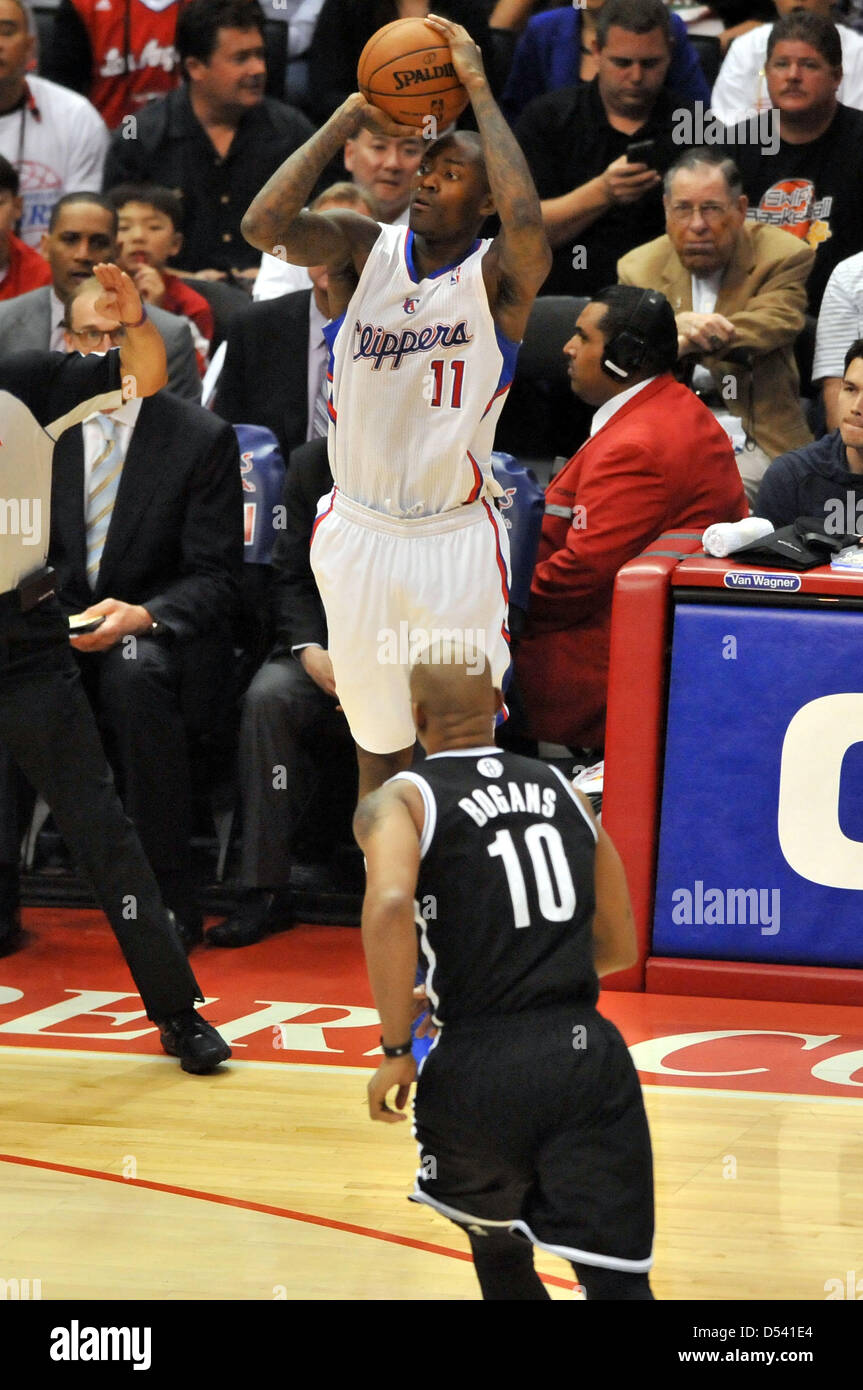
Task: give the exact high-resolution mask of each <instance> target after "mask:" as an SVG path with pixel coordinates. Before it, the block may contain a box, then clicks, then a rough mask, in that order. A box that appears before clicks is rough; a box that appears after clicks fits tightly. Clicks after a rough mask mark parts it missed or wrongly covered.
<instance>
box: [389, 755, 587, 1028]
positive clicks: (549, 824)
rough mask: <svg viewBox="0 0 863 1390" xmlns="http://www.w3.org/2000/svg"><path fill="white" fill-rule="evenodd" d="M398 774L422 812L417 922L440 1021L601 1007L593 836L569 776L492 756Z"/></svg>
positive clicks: (457, 758) (430, 762)
mask: <svg viewBox="0 0 863 1390" xmlns="http://www.w3.org/2000/svg"><path fill="white" fill-rule="evenodd" d="M399 776H401V777H404V778H407V779H408V780H409V781H411V782H413V783H414V785H415V786H416V787H417V788H418V789H419V791H420V792H421V794H422V798H423V803H424V806H425V823H424V827H423V833H422V837H421V840H420V853H421V856H422V860H421V864H420V872H419V879H418V883H417V926H418V928H419V933H420V944H421V948H422V951H423V954H424V956H425V959H426V965H427V975H426V991H427V993H428V997H429V1000H430V1003H431V1007H432V1017H433V1019H434V1021H435V1022H436V1023H438V1024H444V1023H454V1022H456V1021H458V1020H463V1019H475V1018H477V1017H478V1016H480V1015H499V1014H511V1013H520V1012H522V1011H525V1010H528V1009H538V1008H545V1007H548V1006H550V1005H559V1004H572V1003H580V1004H584V1005H588V1006H592V1005H594V1004H595V1003H596V1000H597V997H598V995H599V982H598V979H597V976H596V971H595V970H594V966H593V933H592V930H591V927H592V922H593V914H594V908H595V895H594V857H595V850H596V828H595V826H594V824H593V822H592V821H591V819H590V818H589V816H588V813H587V812H586V811H585V810H584V808H583V806H582V804H581V802H580V801H579V800H578V797H577V796H576V794H575V792H574V791H573V790H572V788H571V787H570V786H569V783H568V782H567V781H566V779H565V777H563V776H562V774H561V773H559V772H557V770H556V769H555V768H552V767H548V766H547V765H546V764H545V763H541V762H537V761H536V760H535V759H533V758H523V757H521V756H519V755H518V754H515V753H505V752H502V751H501V750H500V749H497V748H471V749H468V750H459V751H457V752H448V753H436V754H434V755H433V756H432V757H430V758H427V759H426V761H425V762H424V763H423V764H422V765H421V769H420V770H419V771H418V772H405V773H400V774H399Z"/></svg>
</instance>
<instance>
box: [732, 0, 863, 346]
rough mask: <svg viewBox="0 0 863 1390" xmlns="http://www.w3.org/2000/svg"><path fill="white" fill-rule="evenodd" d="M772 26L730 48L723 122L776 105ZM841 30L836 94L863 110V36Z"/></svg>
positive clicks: (815, 5) (825, 1) (812, 0)
mask: <svg viewBox="0 0 863 1390" xmlns="http://www.w3.org/2000/svg"><path fill="white" fill-rule="evenodd" d="M774 4H775V6H776V10H777V13H778V15H779V18H780V19H784V18H785V16H786V15H789V14H791V12H792V10H811V11H812V13H813V14H818V15H821V17H822V18H823V19H832V17H833V6H832V5H831V3H830V0H774ZM772 28H773V25H772V24H759V25H758V27H757V28H756V29H750V30H749V33H748V34H741V35H740V37H739V38H737V39H735V40H734V42H733V43H732V45H731V47H730V48H729V50H728V53H727V54H726V56H725V61H724V62H723V64H722V67H721V68H720V69H719V76H718V77H717V79H716V84H715V86H714V88H713V96H712V99H711V102H710V106H711V110H712V111H713V114H714V115H715V116H718V118H719V120H720V121H722V123H723V125H728V126H731V125H737V124H738V122H740V121H744V120H746V119H747V118H748V117H749V116H752V115H755V114H756V112H758V111H766V110H767V109H768V108H769V107H770V106H771V105H772V103H771V100H770V93H769V92H768V90H767V79H766V78H765V76H764V64H765V62H766V60H767V40H768V39H769V37H770V30H771V29H772ZM837 29H838V31H839V39H840V42H841V44H842V82H841V84H840V86H839V90H838V92H837V93H836V96H837V100H838V101H840V102H841V103H842V105H843V106H854V107H856V108H857V109H858V110H860V111H863V37H861V35H860V34H855V32H854V30H853V29H848V28H846V27H845V26H844V25H842V24H839V25H837ZM846 346H847V345H846Z"/></svg>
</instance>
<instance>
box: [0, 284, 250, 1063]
mask: <svg viewBox="0 0 863 1390" xmlns="http://www.w3.org/2000/svg"><path fill="white" fill-rule="evenodd" d="M94 273H95V275H96V276H97V277H98V279H99V280H101V282H102V287H103V290H104V291H105V293H104V295H103V297H102V299H101V300H100V301H99V312H100V313H104V314H106V315H108V316H110V317H111V318H113V319H115V320H116V321H117V323H118V325H119V324H122V325H123V326H124V329H125V333H124V337H123V344H122V347H121V348H120V351H119V352H116V351H111V352H107V353H105V354H104V356H97V355H95V354H94V355H92V356H90V357H86V358H84V357H81V356H79V354H77V353H74V354H72V355H70V356H69V357H63V356H61V355H60V354H59V353H47V352H27V353H20V354H17V355H12V356H9V357H6V358H4V360H3V362H2V363H0V492H2V494H3V495H2V497H0V504H2V509H3V525H2V528H0V742H2V744H3V745H4V747H5V748H6V749H8V751H9V752H10V753H11V755H12V757H13V758H14V759H15V761H16V762H17V763H18V764H19V766H20V767H21V769H22V770H23V772H24V773H25V775H26V776H27V777H28V779H29V780H30V781H31V782H32V784H33V786H34V787H36V789H37V790H38V791H40V792H41V793H42V795H43V796H44V797H45V800H46V801H47V802H48V804H49V806H50V807H51V809H52V811H53V812H54V817H55V819H56V821H57V825H58V827H59V829H60V832H61V834H62V835H63V838H64V839H65V840H66V842H67V843H68V845H69V848H70V849H71V851H72V853H73V855H74V856H75V858H76V860H77V861H78V863H79V865H80V867H81V869H82V870H83V871H84V872H85V873H86V875H87V877H88V878H89V879H90V881H91V883H92V884H93V887H94V889H95V891H96V895H97V897H98V899H99V902H100V903H101V905H102V907H103V908H104V910H105V913H106V915H107V916H108V918H109V920H110V923H111V926H112V928H113V930H114V934H115V936H116V937H117V941H118V943H119V945H120V948H121V950H122V952H123V955H124V956H125V958H126V964H127V965H128V967H129V969H130V971H131V973H132V976H133V978H134V981H135V984H136V986H137V988H138V990H139V992H140V995H141V999H142V1001H143V1004H144V1008H145V1009H146V1012H147V1016H148V1017H149V1018H151V1019H152V1020H153V1021H154V1022H155V1023H157V1024H158V1027H159V1031H160V1034H161V1040H162V1046H163V1047H164V1048H165V1051H166V1052H169V1053H170V1054H171V1055H172V1056H175V1057H179V1058H180V1061H181V1064H182V1066H183V1069H184V1070H185V1071H191V1072H206V1071H211V1070H212V1069H213V1068H214V1067H215V1066H218V1064H219V1062H223V1061H224V1060H225V1059H226V1058H227V1057H230V1055H231V1049H230V1048H229V1047H228V1045H227V1043H225V1042H224V1041H223V1040H222V1038H220V1037H219V1035H218V1033H217V1032H216V1030H215V1029H214V1028H212V1027H211V1026H210V1024H209V1023H206V1022H205V1021H204V1019H202V1018H200V1017H199V1015H198V1014H197V1013H196V1011H195V1009H194V1007H193V1005H194V1003H195V1001H196V1000H202V999H203V997H204V996H203V994H202V993H201V989H200V986H199V985H198V982H197V981H196V979H195V977H194V975H193V974H192V972H191V970H190V969H189V965H188V962H187V960H186V957H185V953H184V951H183V948H182V945H181V943H180V937H179V934H178V932H177V929H176V925H175V923H174V920H173V918H172V916H171V914H170V913H168V912H167V911H166V909H165V907H164V904H163V902H162V899H161V897H160V895H159V890H158V887H157V885H156V880H155V878H154V877H153V873H152V870H151V869H150V866H149V864H148V863H147V860H146V858H145V857H144V852H143V850H142V849H141V844H140V841H139V840H138V837H137V835H136V834H135V831H134V830H133V828H132V825H131V822H130V821H129V820H128V819H127V818H126V816H125V815H124V813H123V809H122V807H121V805H120V801H119V799H118V796H117V792H116V789H115V787H114V783H113V780H112V777H111V773H110V771H109V768H108V764H107V762H106V761H105V754H104V751H103V749H102V745H101V743H100V741H99V735H98V733H97V731H96V725H95V723H94V720H93V715H92V713H91V711H90V706H89V704H88V703H87V699H86V696H85V695H84V690H83V687H82V685H81V678H80V676H79V675H78V670H77V667H76V665H75V661H74V659H73V656H72V652H71V650H70V645H69V635H70V624H69V622H67V620H66V618H65V617H64V616H63V614H62V613H61V611H60V605H59V604H58V603H57V600H56V599H55V598H54V597H53V592H54V589H53V574H52V571H51V570H50V569H48V568H46V565H45V557H46V554H47V550H48V532H49V524H50V520H49V512H50V502H51V497H50V493H51V463H52V458H51V455H52V451H53V443H54V441H55V440H56V439H57V438H58V437H59V435H60V434H62V432H63V431H64V430H66V429H68V428H69V427H70V426H71V425H73V424H75V423H77V422H78V421H80V420H82V419H84V418H86V417H89V416H90V415H92V414H93V413H94V412H99V411H108V410H113V409H116V408H117V407H118V406H120V405H122V403H123V401H124V399H126V398H128V397H132V396H139V395H152V394H153V393H154V392H155V391H158V390H159V389H160V387H161V386H163V385H164V383H165V380H166V370H165V348H164V344H163V343H162V340H161V338H160V336H159V333H158V331H157V330H156V329H155V328H154V327H153V325H152V324H151V323H150V322H149V321H148V319H147V314H146V311H145V310H144V308H143V306H142V304H141V300H140V297H139V295H138V291H137V290H136V289H135V286H134V283H133V282H132V280H130V278H129V276H128V275H125V274H124V273H123V272H122V271H120V270H119V269H118V268H117V266H114V265H110V264H104V265H97V266H96V267H95V268H94ZM139 612H140V615H141V620H140V626H139V627H137V628H136V629H135V630H136V632H140V633H141V634H143V633H144V632H148V631H152V629H153V627H154V626H155V624H154V623H153V621H152V618H151V617H150V615H149V614H148V613H147V611H146V609H144V608H141V609H140V610H139ZM132 651H133V649H132V648H130V652H132ZM9 829H10V827H8V826H6V825H3V826H0V832H2V833H0V853H2V852H3V847H4V845H5V844H6V842H7V840H8V837H9ZM14 848H15V845H14V837H13V843H12V851H13V852H14ZM6 852H9V851H8V850H7V851H6ZM16 935H17V920H16V916H15V911H14V907H13V906H11V905H10V904H9V903H5V902H2V901H0V953H4V952H5V951H7V950H8V949H10V947H11V946H13V945H14V944H15V937H16Z"/></svg>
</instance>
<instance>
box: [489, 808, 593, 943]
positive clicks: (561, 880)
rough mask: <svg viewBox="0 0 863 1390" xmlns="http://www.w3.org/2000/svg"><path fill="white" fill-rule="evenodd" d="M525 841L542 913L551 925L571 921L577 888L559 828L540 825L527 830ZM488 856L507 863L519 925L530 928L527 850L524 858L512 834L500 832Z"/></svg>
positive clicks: (504, 863)
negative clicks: (525, 873)
mask: <svg viewBox="0 0 863 1390" xmlns="http://www.w3.org/2000/svg"><path fill="white" fill-rule="evenodd" d="M523 839H524V849H526V850H527V857H528V858H529V860H530V869H531V870H532V872H533V877H534V882H535V883H536V896H537V900H538V902H539V910H540V912H541V913H542V915H543V917H544V918H545V920H546V921H547V922H566V921H568V920H569V918H570V917H572V915H573V913H574V912H575V901H576V899H575V884H574V883H573V881H572V874H571V873H570V870H569V863H568V862H567V858H566V851H565V850H564V848H563V840H562V839H561V838H560V831H559V830H558V829H557V828H556V826H553V825H544V824H542V822H539V823H537V824H534V825H529V826H528V827H527V829H526V830H525V832H524V837H523ZM488 853H489V855H490V856H491V858H492V859H497V858H500V859H502V860H503V867H504V869H505V870H506V881H507V887H508V888H509V896H510V898H511V899H512V915H513V919H514V921H515V925H516V926H517V927H529V926H530V910H529V907H528V899H527V884H526V883H525V876H524V869H523V867H522V865H523V862H524V858H525V856H524V852H523V850H522V853H521V854H520V853H519V849H518V848H517V847H516V842H515V839H514V838H513V835H512V833H511V831H509V830H499V831H498V832H497V834H496V835H495V837H494V839H493V840H492V842H491V844H490V845H489V846H488ZM552 880H553V881H552Z"/></svg>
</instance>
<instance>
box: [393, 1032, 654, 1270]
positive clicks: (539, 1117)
mask: <svg viewBox="0 0 863 1390" xmlns="http://www.w3.org/2000/svg"><path fill="white" fill-rule="evenodd" d="M414 1126H415V1128H414V1133H415V1135H416V1138H417V1140H418V1142H419V1146H420V1165H419V1169H418V1172H417V1180H416V1187H415V1189H414V1192H413V1193H412V1194H411V1200H412V1201H415V1202H424V1203H426V1204H427V1205H428V1206H431V1207H433V1208H434V1209H435V1210H436V1211H439V1212H441V1213H442V1214H443V1215H444V1216H448V1217H449V1218H450V1219H451V1220H452V1221H455V1222H457V1223H458V1224H459V1225H462V1226H464V1227H466V1228H467V1229H469V1230H473V1229H474V1228H478V1229H477V1233H478V1231H479V1230H481V1229H482V1228H483V1227H487V1226H497V1227H508V1228H510V1229H511V1230H512V1231H513V1233H515V1234H520V1235H522V1236H526V1237H527V1238H528V1239H529V1240H531V1241H532V1242H533V1243H534V1245H537V1246H539V1247H540V1249H542V1250H548V1251H550V1252H551V1253H552V1254H555V1255H561V1256H562V1257H563V1258H564V1259H567V1260H570V1261H572V1262H573V1263H574V1264H576V1265H578V1263H579V1262H581V1263H584V1264H588V1265H598V1266H600V1267H602V1268H604V1269H616V1270H621V1271H624V1272H627V1273H632V1274H641V1273H644V1272H645V1271H646V1270H648V1269H649V1268H650V1266H651V1263H652V1246H653V1165H652V1160H651V1150H650V1134H649V1131H648V1128H647V1117H646V1115H645V1113H644V1103H643V1100H642V1095H641V1086H640V1083H639V1080H638V1075H637V1073H636V1070H635V1067H634V1065H633V1062H632V1059H631V1057H630V1056H629V1052H628V1051H627V1048H626V1044H625V1043H624V1041H623V1038H622V1037H621V1036H620V1033H619V1032H618V1031H617V1029H616V1028H615V1027H614V1024H612V1023H610V1022H609V1021H608V1019H606V1018H603V1017H602V1015H601V1014H598V1013H597V1012H596V1010H595V1009H592V1008H586V1007H584V1006H583V1005H573V1006H572V1007H568V1006H566V1007H563V1008H561V1007H555V1008H553V1009H545V1010H537V1011H536V1012H532V1013H522V1014H514V1015H509V1016H505V1017H504V1016H499V1017H496V1018H484V1019H481V1020H478V1021H471V1022H470V1023H455V1024H452V1023H450V1024H447V1025H446V1026H445V1027H444V1028H443V1030H442V1031H441V1034H440V1036H439V1038H438V1040H437V1042H436V1043H435V1046H434V1047H433V1048H432V1050H431V1052H430V1053H429V1055H428V1057H427V1058H426V1060H425V1062H424V1063H423V1066H422V1069H421V1072H420V1075H419V1080H418V1083H417V1091H416V1097H415V1101H414Z"/></svg>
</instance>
